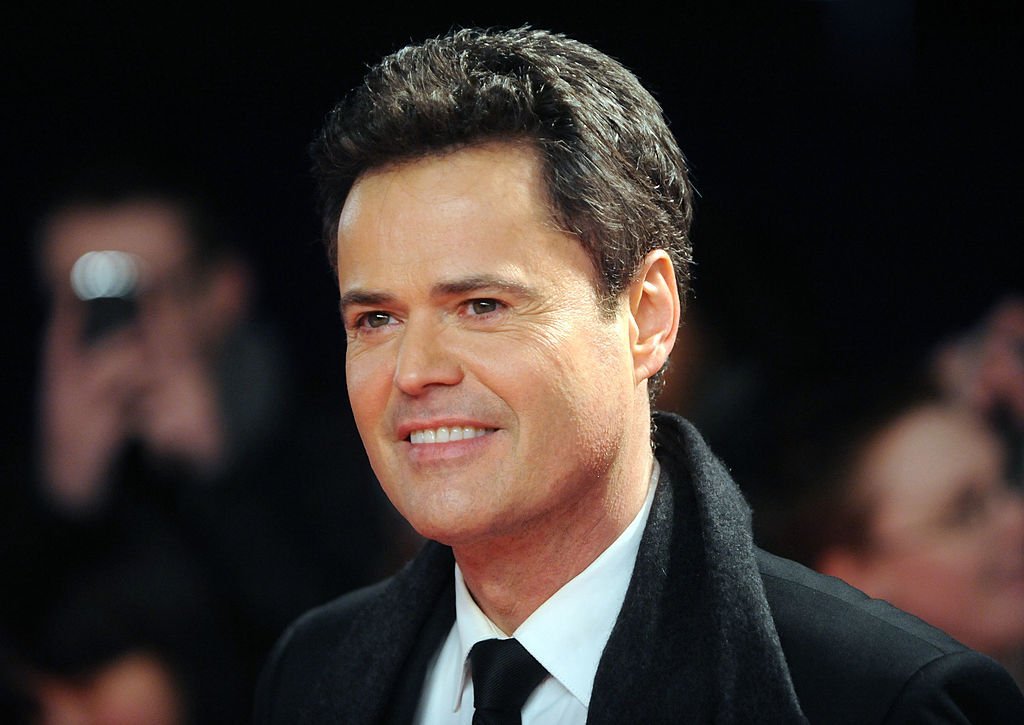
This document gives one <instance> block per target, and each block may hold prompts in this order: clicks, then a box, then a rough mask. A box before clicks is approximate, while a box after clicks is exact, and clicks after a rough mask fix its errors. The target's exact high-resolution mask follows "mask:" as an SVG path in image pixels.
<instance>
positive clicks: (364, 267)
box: [338, 143, 596, 291]
mask: <svg viewBox="0 0 1024 725" xmlns="http://www.w3.org/2000/svg"><path fill="white" fill-rule="evenodd" d="M484 267H486V268H487V269H488V271H490V272H496V273H501V272H503V271H504V272H509V273H512V274H515V273H516V272H523V271H524V270H534V271H537V270H539V268H541V267H546V268H547V271H549V272H550V271H552V270H554V269H557V270H561V271H562V272H566V273H569V272H573V273H581V274H583V275H585V276H586V277H587V279H588V280H591V281H593V280H594V279H595V277H596V275H595V273H594V270H593V265H592V263H591V261H590V259H589V257H588V256H587V255H586V253H585V252H584V250H583V247H582V245H581V244H580V242H579V240H578V239H577V238H576V237H575V236H573V235H570V234H567V233H565V232H563V231H561V230H560V229H559V228H558V227H557V226H556V225H555V223H554V222H553V220H552V216H551V213H550V210H549V206H548V204H547V201H546V192H545V186H544V183H543V173H542V169H541V163H540V161H539V159H538V156H537V154H536V152H535V151H534V150H533V149H532V148H530V147H529V146H525V145H517V144H509V143H494V144H487V145H482V146H474V147H470V148H465V149H460V150H458V151H453V152H450V153H446V154H443V155H437V156H430V157H425V158H422V159H417V160H415V161H410V162H407V163H403V164H400V165H397V166H389V167H385V168H382V169H377V170H374V171H372V172H369V173H367V174H365V175H364V176H362V177H360V178H359V179H358V180H357V182H356V183H355V184H354V185H353V187H352V190H351V192H350V193H349V196H348V198H347V200H346V202H345V206H344V208H343V209H342V212H341V215H340V218H339V225H338V276H339V282H340V283H341V285H342V288H343V291H344V289H345V288H346V287H352V286H355V287H360V286H374V285H375V284H376V283H377V280H375V279H371V278H370V277H371V276H378V277H380V276H382V275H383V276H388V275H390V274H397V275H401V274H402V273H403V272H405V273H406V276H407V277H416V278H423V279H425V278H426V277H427V276H428V275H431V276H439V275H443V274H445V273H449V272H450V273H452V274H456V275H458V274H472V273H476V272H479V271H480V270H481V269H482V268H484Z"/></svg>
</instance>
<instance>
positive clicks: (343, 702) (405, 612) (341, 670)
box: [304, 542, 455, 724]
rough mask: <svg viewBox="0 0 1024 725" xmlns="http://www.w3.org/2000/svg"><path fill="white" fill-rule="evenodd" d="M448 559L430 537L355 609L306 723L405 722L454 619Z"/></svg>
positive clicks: (447, 551)
mask: <svg viewBox="0 0 1024 725" xmlns="http://www.w3.org/2000/svg"><path fill="white" fill-rule="evenodd" d="M453 562H454V560H453V558H452V554H451V549H449V548H447V547H445V546H441V545H440V544H437V543H434V542H428V543H427V544H426V546H425V547H424V549H423V551H422V552H421V553H420V555H419V556H417V557H416V558H415V559H414V560H413V561H412V562H410V563H409V564H408V565H407V566H406V568H405V569H403V570H402V571H401V572H400V573H399V574H397V575H396V576H395V577H394V578H393V579H391V580H390V581H389V582H388V583H387V585H386V586H385V587H384V589H383V590H382V592H381V593H380V595H379V596H377V597H374V598H373V599H372V600H370V601H369V602H368V603H367V604H366V605H365V606H364V607H363V609H362V610H361V611H359V612H358V613H356V614H355V615H354V617H353V620H352V625H351V626H350V627H349V628H348V629H347V630H346V631H345V633H344V634H343V635H342V636H341V637H340V638H339V641H338V642H337V644H336V645H335V646H334V647H333V648H332V650H333V652H334V655H333V657H332V659H331V660H330V662H329V663H328V666H327V667H326V668H325V669H324V671H323V673H322V675H321V677H320V678H319V680H318V682H317V684H316V689H315V692H316V696H315V698H314V700H313V706H312V708H311V709H310V710H309V711H308V712H307V713H306V717H305V718H304V720H305V722H308V723H318V724H319V723H379V722H386V721H393V722H409V721H410V719H411V714H412V713H413V712H415V708H416V704H417V701H418V698H419V690H420V689H421V686H422V682H423V676H424V674H425V672H426V664H427V662H428V661H429V657H430V655H431V654H432V653H433V650H434V649H435V648H436V647H437V646H438V645H439V644H440V641H441V638H442V637H443V636H444V634H445V633H446V632H447V631H448V628H450V627H451V623H452V622H453V621H454V617H455V606H454V599H453V597H454V585H453V571H454V567H453ZM424 652H425V653H426V654H425V655H424ZM417 677H418V680H417V679H416V678H417ZM340 683H344V685H341V684H340ZM406 713H408V717H407V718H402V717H401V716H402V715H403V714H406Z"/></svg>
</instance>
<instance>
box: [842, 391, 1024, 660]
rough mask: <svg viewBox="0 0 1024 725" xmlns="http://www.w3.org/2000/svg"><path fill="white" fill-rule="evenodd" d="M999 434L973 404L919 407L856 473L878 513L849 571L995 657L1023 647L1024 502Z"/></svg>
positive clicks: (878, 442)
mask: <svg viewBox="0 0 1024 725" xmlns="http://www.w3.org/2000/svg"><path fill="white" fill-rule="evenodd" d="M1004 470H1005V469H1004V450H1003V447H1002V446H1001V443H1000V441H999V439H998V438H997V437H996V436H995V435H994V434H993V433H992V432H991V431H990V430H989V429H988V428H987V427H986V426H985V424H984V423H983V422H982V421H980V420H979V419H977V418H975V417H974V416H972V415H971V414H970V413H968V412H966V411H962V410H959V409H955V408H952V407H944V406H939V405H926V406H922V407H919V408H915V409H912V410H911V411H909V412H907V413H906V414H904V415H902V416H901V417H899V418H897V419H896V420H895V421H894V422H893V423H891V424H890V425H889V426H888V427H887V428H885V429H883V430H882V431H881V432H880V433H879V434H878V435H877V436H876V437H875V438H874V440H873V441H872V442H871V443H869V445H868V446H867V448H866V450H865V452H864V454H863V456H862V459H861V461H860V464H859V466H858V468H857V470H856V471H855V476H856V481H857V484H856V486H857V489H858V492H859V493H860V494H861V495H862V496H863V497H864V498H863V500H866V501H867V502H869V506H870V507H871V510H872V511H873V513H872V515H871V516H870V518H869V525H868V527H869V531H868V532H867V533H868V537H867V541H868V543H867V546H866V548H865V550H864V551H863V552H860V553H858V555H857V559H858V561H857V562H856V564H855V565H853V566H851V567H850V568H849V570H848V571H844V572H843V574H842V576H843V577H844V578H846V579H847V580H848V581H850V583H851V584H853V585H854V586H857V587H859V588H861V589H863V590H864V591H866V592H867V593H868V594H870V595H872V596H875V597H880V598H883V599H886V600H888V601H890V602H891V603H893V604H895V605H896V606H898V607H900V608H902V609H905V610H907V611H909V612H911V613H912V614H916V615H917V616H919V617H921V618H922V619H924V620H925V621H927V622H929V623H930V624H932V625H935V626H937V627H939V628H940V629H943V630H945V631H946V632H948V633H949V634H950V635H952V636H953V637H955V638H957V639H959V640H961V641H962V642H963V643H965V644H967V645H968V646H971V647H973V648H975V649H978V650H980V651H982V652H986V653H988V654H990V655H993V656H999V655H1000V654H1001V653H1005V652H1008V651H1013V650H1015V649H1017V648H1019V647H1021V646H1024V502H1022V498H1021V494H1020V492H1019V491H1016V490H1014V489H1012V488H1010V487H1009V486H1008V485H1007V483H1006V482H1005V479H1004Z"/></svg>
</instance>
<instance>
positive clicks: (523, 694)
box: [469, 639, 547, 722]
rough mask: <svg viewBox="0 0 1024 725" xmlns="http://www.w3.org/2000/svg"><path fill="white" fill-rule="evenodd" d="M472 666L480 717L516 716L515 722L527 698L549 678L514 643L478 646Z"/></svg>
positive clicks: (488, 641)
mask: <svg viewBox="0 0 1024 725" xmlns="http://www.w3.org/2000/svg"><path fill="white" fill-rule="evenodd" d="M469 663H470V669H471V671H472V673H473V707H474V709H475V710H476V713H477V714H482V713H483V711H487V712H493V713H495V714H497V713H508V714H512V713H514V714H515V718H516V719H515V722H518V718H519V713H520V711H521V710H522V709H523V703H524V702H526V698H528V697H529V696H530V693H531V692H533V690H534V688H535V687H537V685H539V684H540V681H541V680H543V679H544V677H545V676H546V675H547V670H545V669H544V666H543V665H541V663H540V662H538V661H537V660H535V659H534V658H533V655H531V654H530V653H529V652H527V651H526V648H525V647H523V645H521V644H520V643H519V642H518V641H517V640H514V639H485V640H483V641H482V642H477V643H476V644H475V645H473V649H471V650H470V651H469Z"/></svg>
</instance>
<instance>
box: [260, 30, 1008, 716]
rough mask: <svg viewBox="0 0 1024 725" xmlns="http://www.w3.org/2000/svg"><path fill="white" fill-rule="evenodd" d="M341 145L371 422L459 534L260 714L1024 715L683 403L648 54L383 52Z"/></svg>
mask: <svg viewBox="0 0 1024 725" xmlns="http://www.w3.org/2000/svg"><path fill="white" fill-rule="evenodd" d="M314 160H315V164H316V170H317V173H318V177H319V181H320V185H321V190H322V199H323V207H324V221H325V228H326V232H327V239H328V242H329V246H330V249H331V252H332V255H334V257H335V258H336V263H337V272H338V282H339V288H340V294H341V312H342V317H343V319H344V323H345V328H346V330H347V335H348V349H347V353H346V373H347V381H348V388H349V396H350V399H351V402H352V408H353V411H354V413H355V417H356V422H357V425H358V427H359V431H360V434H361V437H362V439H363V443H364V445H365V446H366V449H367V452H368V453H369V456H370V460H371V463H372V464H373V467H374V470H375V472H376V473H377V476H378V478H379V480H380V482H381V484H382V486H383V487H384V489H385V491H386V492H387V494H388V496H389V497H390V498H391V500H392V501H393V502H394V504H395V506H396V507H397V508H398V510H399V511H400V512H401V513H402V514H403V515H404V516H406V517H407V518H408V519H409V521H410V522H411V523H412V524H413V526H414V527H415V528H416V529H417V530H418V531H419V532H420V533H421V534H423V535H424V536H425V537H427V538H428V539H431V540H432V542H431V543H428V544H427V545H426V547H425V548H424V549H423V551H422V552H421V554H420V555H419V556H418V557H417V558H416V559H415V560H414V561H413V562H412V563H411V564H409V566H408V567H407V568H406V569H405V570H403V571H402V572H401V573H400V574H398V575H397V576H395V577H394V578H392V579H390V580H388V581H386V582H383V583H381V584H379V585H376V586H375V587H372V588H370V589H366V590H362V591H359V592H356V593H354V594H351V595H348V596H346V597H343V598H342V599H340V600H338V601H336V602H334V603H331V604H328V605H327V606H325V607H323V608H321V609H318V610H315V611H314V612H312V613H311V614H309V615H307V616H306V617H304V618H303V619H301V620H300V621H299V622H298V623H296V624H295V625H294V626H293V627H292V628H291V629H290V630H289V631H288V633H287V634H286V635H285V636H284V637H283V638H282V639H281V640H280V642H279V643H278V646H277V648H276V650H275V652H274V654H273V655H272V657H271V659H270V661H269V662H268V664H267V667H266V669H265V670H264V675H263V679H262V683H261V687H260V690H259V692H258V695H257V705H256V720H257V722H260V723H295V722H304V721H305V722H347V723H365V722H419V723H469V722H470V721H471V720H472V721H473V722H497V721H501V722H518V721H519V717H520V709H521V716H522V721H523V722H527V723H529V722H534V723H540V722H559V723H562V722H565V723H574V722H575V723H582V722H609V723H622V722H645V723H646V722H679V721H693V722H708V721H712V720H714V721H717V722H755V721H756V722H799V721H803V720H804V719H805V718H807V719H809V720H811V721H818V722H820V721H823V720H824V721H835V722H843V721H848V722H858V723H864V722H878V721H883V720H885V719H887V718H888V719H889V721H897V722H898V721H907V720H916V719H924V718H928V717H931V718H933V719H943V718H945V717H949V718H956V717H965V718H967V719H970V720H975V721H1004V722H1005V721H1008V720H1012V719H1014V718H1015V716H1016V717H1019V716H1021V715H1024V700H1022V699H1021V696H1020V694H1019V692H1018V691H1017V690H1016V689H1015V687H1014V685H1013V683H1012V681H1010V680H1009V678H1008V676H1007V675H1006V674H1005V672H1003V671H1002V670H1000V669H999V667H998V666H997V665H995V664H994V663H993V662H991V661H990V660H988V659H986V658H984V657H982V656H981V655H978V654H975V653H973V652H970V651H969V650H967V649H965V648H963V647H962V646H961V645H959V644H957V643H955V642H954V641H952V640H951V639H949V638H947V637H945V636H944V635H942V634H941V633H940V632H938V631H936V630H934V629H931V628H929V627H927V626H926V625H924V624H923V623H921V622H919V621H917V620H915V619H913V618H910V617H908V616H906V615H904V614H903V613H901V612H898V611H897V610H894V609H892V608H891V607H889V606H888V605H885V604H884V603H882V602H878V601H872V600H868V599H867V598H865V597H864V596H863V595H862V594H860V593H859V592H856V591H855V590H852V589H850V588H848V587H846V586H844V585H842V584H841V583H840V582H838V581H836V580H831V579H826V578H823V577H820V576H817V575H815V574H813V573H811V572H809V571H807V570H805V569H802V568H800V567H798V566H796V565H794V564H793V563H791V562H788V561H784V560H780V559H777V558H774V557H772V556H770V555H767V554H764V553H762V552H759V551H757V550H755V549H754V547H753V544H752V542H751V537H750V529H749V513H748V510H747V508H746V505H745V504H744V502H743V500H742V498H741V496H740V495H739V493H738V492H737V490H736V488H735V486H734V485H733V484H732V482H731V481H730V480H729V478H728V475H727V473H726V472H725V471H724V469H723V468H722V467H721V466H720V464H718V463H717V461H716V460H715V459H714V457H713V456H712V455H711V453H710V452H709V451H708V450H707V448H706V446H705V445H704V443H703V442H702V441H701V439H700V437H699V436H698V434H697V433H696V432H695V431H694V430H693V429H692V428H691V427H690V426H689V425H688V424H687V423H685V422H684V421H682V420H681V419H679V418H675V417H672V416H662V415H656V416H655V417H654V418H653V423H652V417H651V413H650V403H649V400H650V396H651V395H652V393H653V392H654V390H655V388H656V387H657V382H658V378H659V375H660V372H661V371H662V369H663V367H664V365H665V363H666V361H667V359H668V355H669V352H670V351H671V348H672V345H673V342H674V340H675V336H676V330H677V326H678V324H679V318H680V314H681V307H682V304H681V300H683V299H684V298H685V291H686V282H687V263H688V261H689V241H688V236H687V235H688V227H689V221H690V218H691V198H692V192H691V190H690V187H689V185H688V182H687V178H686V167H685V164H684V161H683V157H682V155H681V153H680V152H679V149H678V147H677V145H676V143H675V141H674V140H673V139H672V137H671V134H670V133H669V132H668V129H667V127H666V125H665V122H664V120H663V118H662V114H661V111H660V108H659V107H658V105H657V104H656V102H655V101H654V100H653V99H652V98H651V97H650V95H649V94H648V93H647V92H646V91H644V90H643V88H642V87H641V86H640V85H639V83H638V81H637V80H636V79H635V77H633V76H632V74H630V73H629V72H628V71H627V70H626V69H624V68H623V67H622V66H621V65H619V64H618V63H616V62H614V61H612V60H611V59H609V58H608V57H606V56H604V55H603V54H601V53H599V52H597V51H595V50H594V49H592V48H589V47H587V46H585V45H582V44H580V43H577V42H574V41H571V40H568V39H566V38H563V37H561V36H557V35H552V34H549V33H546V32H541V31H533V30H528V29H521V30H514V31H509V32H478V31H459V32H457V33H454V34H452V35H450V36H448V37H445V38H442V39H438V40H432V41H428V42H426V43H423V44H422V45H419V46H413V47H409V48H406V49H404V50H401V51H399V52H398V53H396V54H394V55H392V56H390V57H388V58H386V59H385V60H383V61H382V62H381V63H380V64H379V65H377V66H376V67H375V68H373V69H372V70H371V71H370V72H369V74H368V75H367V77H366V78H365V80H364V83H363V85H362V86H361V87H359V88H358V89H357V90H355V91H354V92H353V93H352V94H351V95H350V96H349V97H348V98H346V99H345V100H343V101H342V103H341V104H339V106H338V107H337V108H335V110H334V112H333V113H332V114H331V116H330V117H329V119H328V122H327V124H326V127H325V128H324V130H323V132H322V133H321V135H320V136H319V137H318V139H317V141H316V142H315V144H314ZM652 431H653V441H654V445H653V450H652V445H651V441H652ZM510 637H511V638H514V642H513V641H510ZM515 642H518V644H515ZM496 650H500V651H501V654H500V655H494V652H495V651H496ZM523 652H526V653H527V654H526V655H525V656H524V655H523V654H522V653H523ZM498 660H503V661H515V662H516V663H517V664H516V667H517V668H520V669H521V671H522V672H527V671H528V672H529V676H526V675H524V676H523V677H521V678H519V677H517V676H516V675H514V674H509V673H507V672H505V671H504V670H503V669H502V667H501V665H500V664H499V663H498ZM536 663H539V664H536ZM496 680H500V684H498V685H495V681H496ZM500 690H516V691H517V694H518V695H519V697H518V699H516V700H515V702H514V703H511V704H510V702H508V701H500V702H499V701H498V700H500V696H499V693H498V691H500ZM509 700H510V701H511V698H509ZM499 711H500V712H499ZM487 717H499V718H506V719H500V720H489V719H486V718H487Z"/></svg>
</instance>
